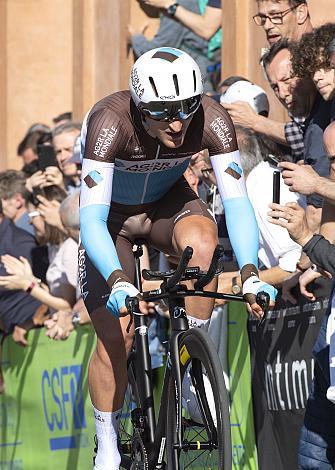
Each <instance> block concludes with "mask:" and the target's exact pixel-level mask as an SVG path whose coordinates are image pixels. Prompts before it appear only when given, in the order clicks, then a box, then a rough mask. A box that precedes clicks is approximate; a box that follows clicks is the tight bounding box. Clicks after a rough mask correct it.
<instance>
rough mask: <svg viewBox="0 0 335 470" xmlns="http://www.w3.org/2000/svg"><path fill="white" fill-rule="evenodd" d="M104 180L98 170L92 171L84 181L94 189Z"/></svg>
mask: <svg viewBox="0 0 335 470" xmlns="http://www.w3.org/2000/svg"><path fill="white" fill-rule="evenodd" d="M102 180H103V177H102V176H101V175H100V173H99V172H98V171H97V170H93V171H90V172H89V174H88V175H87V176H85V178H84V181H85V183H86V184H87V186H88V187H89V188H94V186H97V185H98V184H99V183H100V182H101V181H102Z"/></svg>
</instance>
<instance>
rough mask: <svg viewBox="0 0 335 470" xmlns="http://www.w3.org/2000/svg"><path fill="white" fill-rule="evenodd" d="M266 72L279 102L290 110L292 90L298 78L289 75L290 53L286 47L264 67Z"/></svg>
mask: <svg viewBox="0 0 335 470" xmlns="http://www.w3.org/2000/svg"><path fill="white" fill-rule="evenodd" d="M266 73H267V76H268V80H269V83H270V86H271V88H272V89H273V91H274V92H275V95H276V96H277V98H278V99H279V101H280V102H281V104H282V105H283V106H284V107H285V108H286V109H288V110H291V107H292V104H293V90H294V88H295V86H296V83H297V81H298V79H297V78H296V77H293V78H292V76H291V74H292V64H291V54H290V52H289V50H288V49H282V50H281V51H279V52H278V54H277V55H276V56H275V57H274V59H273V60H272V62H271V63H270V64H269V65H268V66H267V67H266Z"/></svg>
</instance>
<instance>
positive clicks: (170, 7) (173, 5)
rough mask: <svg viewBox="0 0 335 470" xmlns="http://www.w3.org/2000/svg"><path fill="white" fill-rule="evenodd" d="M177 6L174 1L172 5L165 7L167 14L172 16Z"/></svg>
mask: <svg viewBox="0 0 335 470" xmlns="http://www.w3.org/2000/svg"><path fill="white" fill-rule="evenodd" d="M178 6H179V3H178V2H174V3H172V5H170V6H169V7H168V8H167V9H166V12H167V14H168V15H170V16H174V15H175V14H176V10H177V7H178Z"/></svg>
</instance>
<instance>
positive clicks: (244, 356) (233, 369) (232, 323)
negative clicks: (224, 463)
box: [228, 302, 258, 470]
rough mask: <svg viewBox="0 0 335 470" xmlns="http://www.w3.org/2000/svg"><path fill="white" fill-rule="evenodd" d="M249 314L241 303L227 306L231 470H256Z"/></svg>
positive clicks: (231, 303)
mask: <svg viewBox="0 0 335 470" xmlns="http://www.w3.org/2000/svg"><path fill="white" fill-rule="evenodd" d="M247 318H248V314H247V311H246V307H245V305H244V304H242V303H241V302H229V303H228V369H229V379H230V398H231V410H230V424H231V436H232V453H233V470H257V468H258V465H257V450H256V441H255V431H254V419H253V407H252V394H251V365H250V350H249V339H248V332H247V326H246V324H247Z"/></svg>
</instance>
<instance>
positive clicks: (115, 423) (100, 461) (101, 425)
mask: <svg viewBox="0 0 335 470" xmlns="http://www.w3.org/2000/svg"><path fill="white" fill-rule="evenodd" d="M93 410H94V420H95V427H96V431H97V439H98V452H97V455H96V458H95V466H94V468H95V470H119V468H120V463H121V456H120V452H119V449H118V446H117V438H118V431H119V423H120V416H121V410H117V411H99V410H97V409H96V408H94V407H93Z"/></svg>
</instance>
